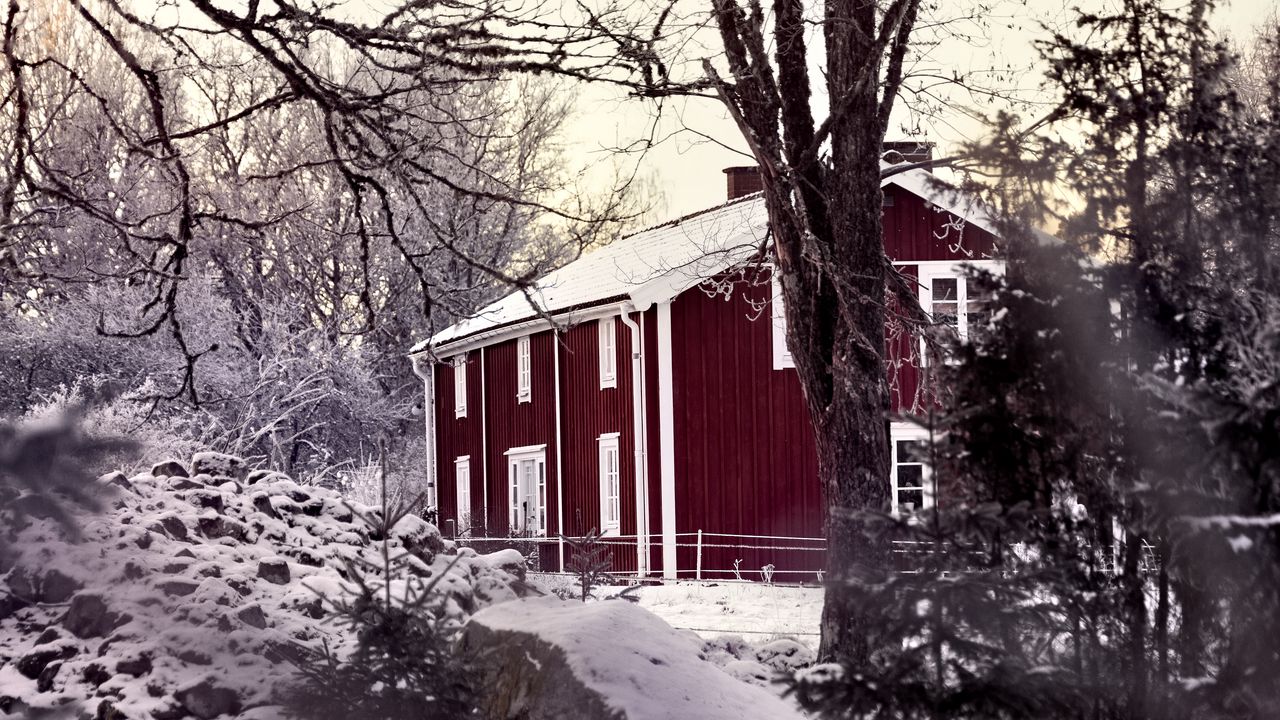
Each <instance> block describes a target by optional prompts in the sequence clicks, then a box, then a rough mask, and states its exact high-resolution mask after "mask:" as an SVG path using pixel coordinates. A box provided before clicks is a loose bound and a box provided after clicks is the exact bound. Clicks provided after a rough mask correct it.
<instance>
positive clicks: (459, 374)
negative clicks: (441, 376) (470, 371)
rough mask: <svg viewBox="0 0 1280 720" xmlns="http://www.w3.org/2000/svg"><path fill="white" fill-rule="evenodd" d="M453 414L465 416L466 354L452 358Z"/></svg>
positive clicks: (460, 416) (459, 416)
mask: <svg viewBox="0 0 1280 720" xmlns="http://www.w3.org/2000/svg"><path fill="white" fill-rule="evenodd" d="M453 416H454V417H458V418H464V417H466V416H467V355H466V353H463V354H461V355H459V356H458V357H456V358H454V359H453Z"/></svg>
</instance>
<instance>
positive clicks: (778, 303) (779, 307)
mask: <svg viewBox="0 0 1280 720" xmlns="http://www.w3.org/2000/svg"><path fill="white" fill-rule="evenodd" d="M770 274H771V279H770V285H771V286H772V295H771V297H770V300H769V307H770V315H771V319H772V325H773V369H774V370H785V369H787V368H793V367H795V366H796V363H795V360H794V359H793V358H792V357H791V350H790V349H788V348H787V308H786V305H785V304H784V303H783V300H782V281H780V280H778V269H777V268H776V267H775V268H773V269H772V271H771V273H770Z"/></svg>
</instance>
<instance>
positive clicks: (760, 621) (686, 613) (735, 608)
mask: <svg viewBox="0 0 1280 720" xmlns="http://www.w3.org/2000/svg"><path fill="white" fill-rule="evenodd" d="M530 578H531V579H533V578H536V583H537V584H538V585H541V586H542V587H545V588H547V589H552V588H565V587H568V586H569V585H570V584H571V583H572V581H573V579H572V578H569V577H566V576H563V575H551V574H537V575H534V574H531V575H530ZM624 589H625V588H624V587H619V586H610V587H604V588H600V589H599V590H598V591H597V594H598V595H600V596H604V595H614V594H617V593H618V592H621V591H622V590H624ZM628 594H630V595H632V596H634V597H637V598H639V600H640V607H642V608H644V609H646V610H648V611H650V612H652V613H653V614H655V615H657V616H658V617H660V618H662V619H663V620H666V621H667V622H668V623H669V624H670V625H671V626H672V627H675V628H677V629H681V630H692V631H694V632H696V633H697V634H698V635H700V636H702V637H703V638H707V639H712V638H716V637H721V636H724V635H741V636H742V637H743V638H744V639H745V640H748V641H750V642H751V643H753V644H755V643H762V642H767V641H769V640H774V639H777V638H783V637H790V638H795V639H796V640H798V641H799V642H801V643H803V644H805V645H807V646H809V647H811V648H815V649H816V647H817V645H818V628H819V622H820V619H821V616H822V588H820V587H796V586H791V585H765V584H763V583H739V582H693V581H681V582H669V583H667V584H663V585H643V586H640V587H639V588H637V589H635V590H632V591H630V593H628Z"/></svg>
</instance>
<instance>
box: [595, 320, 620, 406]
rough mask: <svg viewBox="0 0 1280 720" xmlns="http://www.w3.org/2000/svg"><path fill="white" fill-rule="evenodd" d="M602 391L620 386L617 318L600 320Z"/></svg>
mask: <svg viewBox="0 0 1280 720" xmlns="http://www.w3.org/2000/svg"><path fill="white" fill-rule="evenodd" d="M599 328H600V389H602V390H603V389H604V388H611V387H617V386H618V324H617V320H616V319H615V318H611V317H607V318H600V323H599Z"/></svg>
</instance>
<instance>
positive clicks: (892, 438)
mask: <svg viewBox="0 0 1280 720" xmlns="http://www.w3.org/2000/svg"><path fill="white" fill-rule="evenodd" d="M902 441H907V442H922V443H925V444H926V447H927V444H928V442H929V431H928V430H927V429H925V428H922V427H919V426H917V425H908V424H897V423H895V424H893V425H891V426H890V428H889V501H890V508H889V510H890V512H891V513H893V514H894V515H898V514H901V510H900V509H899V508H898V491H899V490H901V489H902V488H901V487H899V485H898V468H899V466H901V465H920V466H921V473H920V490H921V500H920V505H921V507H920V508H918V510H927V509H929V508H931V507H933V506H934V503H936V502H937V498H936V497H935V492H934V491H935V489H936V488H934V485H933V468H931V467H929V463H928V462H927V461H925V462H918V463H917V462H910V463H905V462H902V461H901V459H900V458H899V457H898V443H899V442H902ZM907 489H910V490H914V489H915V486H909V487H908V488H907Z"/></svg>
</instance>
